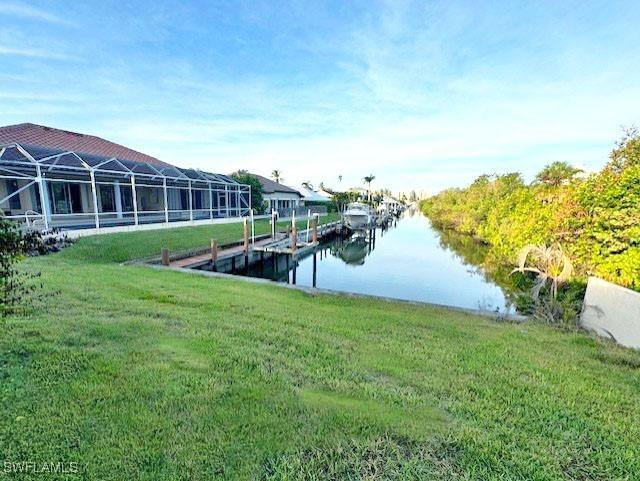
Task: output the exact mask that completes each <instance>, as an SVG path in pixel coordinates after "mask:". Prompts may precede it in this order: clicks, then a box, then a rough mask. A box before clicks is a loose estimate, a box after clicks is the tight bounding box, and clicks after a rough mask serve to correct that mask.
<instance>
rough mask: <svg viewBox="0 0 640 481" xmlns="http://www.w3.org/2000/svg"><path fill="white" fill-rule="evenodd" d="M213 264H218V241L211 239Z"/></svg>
mask: <svg viewBox="0 0 640 481" xmlns="http://www.w3.org/2000/svg"><path fill="white" fill-rule="evenodd" d="M211 262H213V264H214V265H215V263H216V262H218V241H217V240H215V239H211Z"/></svg>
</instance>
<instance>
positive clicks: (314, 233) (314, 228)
mask: <svg viewBox="0 0 640 481" xmlns="http://www.w3.org/2000/svg"><path fill="white" fill-rule="evenodd" d="M311 242H313V243H314V244H315V243H316V242H318V219H316V218H315V217H314V218H313V219H312V220H311Z"/></svg>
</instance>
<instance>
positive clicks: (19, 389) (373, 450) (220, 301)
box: [0, 225, 640, 481]
mask: <svg viewBox="0 0 640 481" xmlns="http://www.w3.org/2000/svg"><path fill="white" fill-rule="evenodd" d="M208 229H209V230H201V228H200V227H198V228H187V229H180V230H174V231H156V232H155V233H137V234H124V235H117V236H103V237H96V238H88V239H83V240H81V241H80V242H79V243H78V244H77V245H75V246H73V247H71V248H69V249H68V250H66V251H64V252H62V253H60V254H56V255H51V256H47V257H42V258H37V259H31V260H30V261H29V262H28V265H29V267H30V268H33V269H38V270H41V271H42V272H43V279H44V281H45V284H46V285H47V288H48V289H49V290H50V291H54V290H58V291H59V294H58V295H57V296H55V297H51V298H49V299H47V300H46V307H45V308H44V309H42V310H40V311H38V312H35V313H33V314H32V315H30V316H28V317H16V318H10V319H8V320H7V321H6V322H5V324H4V325H3V327H2V331H1V334H0V378H1V381H2V382H1V383H0V446H1V447H2V449H1V450H0V451H1V456H0V458H1V461H2V462H3V463H5V462H20V461H34V462H37V463H44V462H77V463H78V465H79V470H80V472H81V474H80V475H78V476H75V477H74V476H69V479H100V480H110V479H113V480H122V479H148V480H154V481H155V480H163V479H207V480H210V479H260V480H267V479H273V480H275V479H287V480H292V479H318V480H320V479H365V478H366V479H477V480H487V479H538V480H545V479H629V480H631V479H637V477H638V474H639V473H640V445H639V444H638V442H637V440H638V439H640V411H639V410H638V409H637V406H638V405H640V354H638V353H637V352H632V351H629V350H624V349H621V348H618V347H616V346H613V345H611V344H609V343H604V342H601V341H597V340H595V339H593V338H591V337H589V336H587V335H585V334H582V333H568V332H562V331H558V330H554V329H551V328H548V327H544V326H540V325H536V324H527V325H514V324H498V323H495V322H492V321H490V320H487V319H482V318H476V317H473V316H470V315H466V314H461V313H459V312H453V311H449V310H446V309H436V308H429V307H419V306H410V305H404V304H399V303H390V302H383V301H376V300H368V299H353V298H348V297H342V296H325V295H319V296H310V295H308V294H305V293H302V292H298V291H291V290H287V289H282V288H278V287H273V286H264V285H254V284H249V283H245V282H241V281H229V280H220V279H205V278H199V277H196V276H188V275H184V274H180V273H175V272H167V271H157V270H152V269H149V268H145V267H139V266H121V265H118V264H117V263H116V262H119V261H123V260H127V258H129V257H130V256H131V255H139V254H141V253H142V255H150V254H155V253H156V252H157V251H158V250H159V248H160V247H161V244H162V243H164V242H166V243H168V245H169V246H170V248H173V249H186V248H191V247H195V246H197V245H202V244H203V241H204V244H206V243H207V242H208V239H209V238H211V237H212V236H213V237H216V238H218V239H219V240H220V239H222V238H223V236H229V240H232V237H233V236H236V232H239V229H240V227H239V226H237V225H236V226H215V227H211V226H209V227H208ZM159 236H161V237H162V239H160V238H159ZM236 237H237V236H236ZM105 252H108V255H107V254H105ZM97 261H99V262H97ZM0 468H3V469H6V464H3V465H0ZM0 476H8V477H9V478H11V475H8V474H6V473H2V474H0ZM15 478H16V479H30V478H32V479H61V477H60V476H54V475H46V474H37V475H35V474H33V475H24V474H22V475H16V476H15Z"/></svg>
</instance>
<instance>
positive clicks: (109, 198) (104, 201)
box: [98, 185, 116, 212]
mask: <svg viewBox="0 0 640 481" xmlns="http://www.w3.org/2000/svg"><path fill="white" fill-rule="evenodd" d="M98 190H99V191H100V204H101V205H100V212H115V210H116V196H115V187H114V186H112V185H98Z"/></svg>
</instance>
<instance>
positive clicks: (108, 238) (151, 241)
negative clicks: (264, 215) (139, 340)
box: [62, 214, 340, 263]
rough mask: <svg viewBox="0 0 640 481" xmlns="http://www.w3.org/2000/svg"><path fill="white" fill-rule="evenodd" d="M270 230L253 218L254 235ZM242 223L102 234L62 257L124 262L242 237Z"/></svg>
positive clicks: (302, 225) (331, 217)
mask: <svg viewBox="0 0 640 481" xmlns="http://www.w3.org/2000/svg"><path fill="white" fill-rule="evenodd" d="M339 217H340V216H339V215H338V214H327V215H324V216H322V217H321V218H320V224H319V225H322V224H325V223H327V222H333V221H335V220H337V219H339ZM290 225H291V221H279V222H278V223H277V224H276V228H277V229H278V231H280V232H284V231H285V230H286V228H287V226H290ZM296 226H297V228H298V229H306V227H307V220H306V219H303V220H299V221H297V222H296ZM269 232H271V226H270V223H269V219H258V220H256V221H255V234H256V235H261V234H268V233H269ZM242 235H243V226H242V224H241V223H237V222H235V223H229V224H211V225H206V224H205V225H198V226H193V227H183V228H170V229H157V230H148V231H138V232H126V233H120V234H117V235H115V234H110V235H102V236H91V237H85V238H81V240H80V241H79V242H78V244H77V245H75V246H74V248H73V249H67V250H65V251H64V252H63V254H62V255H63V256H65V257H67V258H69V259H80V260H84V261H86V262H91V263H96V262H98V263H102V262H125V261H128V260H131V259H139V258H143V257H149V256H159V255H160V251H161V249H162V248H163V247H167V248H169V250H172V251H173V250H179V251H180V250H189V249H195V248H199V247H206V246H208V245H209V244H210V242H211V239H216V240H217V241H218V245H223V244H226V243H230V242H235V241H238V240H239V239H242Z"/></svg>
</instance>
